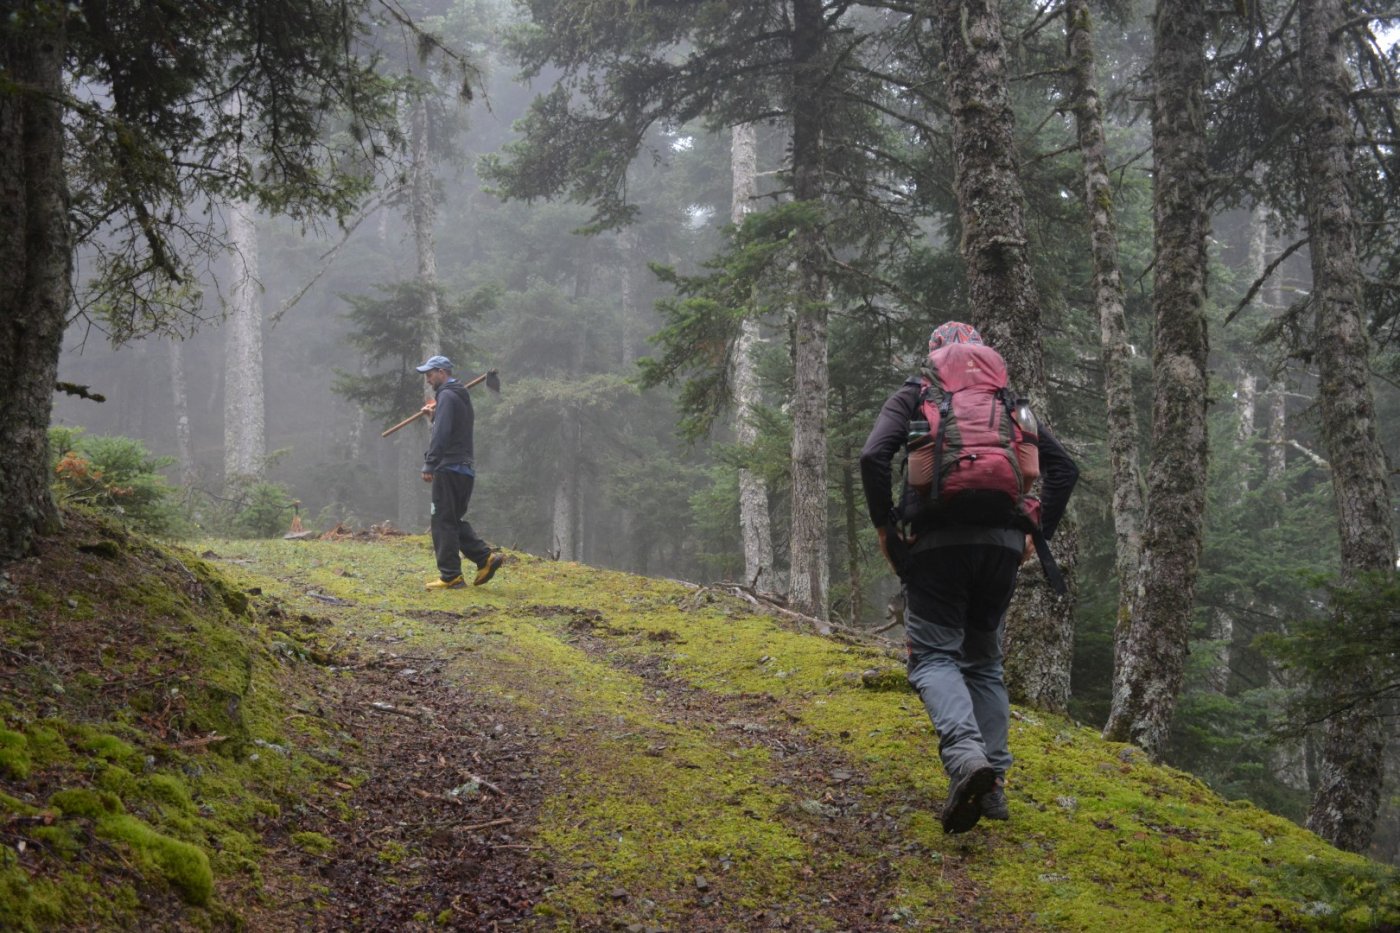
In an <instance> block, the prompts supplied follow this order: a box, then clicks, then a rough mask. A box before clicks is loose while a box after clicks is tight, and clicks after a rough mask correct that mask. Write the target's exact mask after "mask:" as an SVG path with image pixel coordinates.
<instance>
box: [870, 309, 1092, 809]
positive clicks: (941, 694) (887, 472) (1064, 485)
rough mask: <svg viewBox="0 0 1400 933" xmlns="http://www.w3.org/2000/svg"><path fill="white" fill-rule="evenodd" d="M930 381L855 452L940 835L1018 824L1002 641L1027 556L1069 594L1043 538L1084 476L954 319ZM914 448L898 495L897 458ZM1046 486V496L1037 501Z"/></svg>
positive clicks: (898, 397) (1000, 366)
mask: <svg viewBox="0 0 1400 933" xmlns="http://www.w3.org/2000/svg"><path fill="white" fill-rule="evenodd" d="M928 347H929V355H928V361H927V363H926V364H925V366H924V368H923V370H922V372H921V374H920V375H919V376H918V377H915V378H912V379H910V380H908V381H906V382H905V383H904V385H903V386H901V387H900V389H899V391H897V392H895V393H894V394H893V395H891V396H890V397H889V399H888V400H887V401H886V402H885V405H884V408H882V409H881V411H880V415H879V417H878V418H877V419H876V422H875V427H874V429H873V430H872V431H871V432H870V437H869V438H868V439H867V440H866V442H865V447H864V449H863V450H862V451H861V454H860V469H861V480H862V482H863V484H864V486H865V498H866V504H867V505H868V506H869V509H870V520H871V521H872V522H874V524H875V528H876V530H877V531H878V533H879V536H880V549H881V551H883V552H884V555H885V557H886V559H887V560H888V561H889V562H890V566H891V567H893V568H894V571H895V573H896V574H897V575H898V576H899V578H900V580H901V582H903V584H904V591H905V617H904V630H905V637H906V641H907V646H908V650H909V661H908V671H909V682H910V684H911V685H913V687H914V689H915V690H917V691H918V693H919V696H920V698H921V699H922V700H923V702H924V707H925V708H926V709H927V710H928V714H929V718H930V719H931V720H932V721H933V727H934V729H935V730H936V731H937V732H938V752H939V757H940V758H941V759H942V761H943V767H944V770H946V771H947V772H948V786H949V790H948V798H947V801H946V802H945V804H944V806H943V810H942V812H941V814H940V820H941V822H942V824H943V831H944V832H946V833H961V832H966V831H967V830H969V829H971V828H972V827H973V826H975V825H976V824H977V822H978V820H980V819H981V818H982V817H986V818H988V819H994V820H1005V819H1009V818H1010V815H1011V814H1010V810H1009V809H1008V807H1007V802H1006V793H1005V789H1004V787H1005V776H1006V771H1007V769H1008V768H1009V767H1010V766H1011V752H1010V750H1009V749H1008V748H1007V735H1008V730H1009V722H1010V714H1011V706H1010V701H1009V700H1008V698H1007V693H1006V684H1005V682H1004V680H1003V676H1002V653H1001V640H1002V631H1003V625H1004V621H1005V617H1006V609H1007V607H1008V606H1009V605H1010V604H1011V596H1012V593H1013V592H1014V591H1015V588H1016V573H1017V570H1018V568H1019V567H1020V566H1021V564H1022V563H1023V562H1024V561H1025V560H1026V559H1027V558H1028V557H1029V556H1030V554H1031V552H1032V551H1035V552H1036V553H1037V554H1039V556H1040V558H1041V563H1042V566H1043V567H1044V570H1045V573H1046V576H1047V577H1048V578H1049V580H1050V581H1051V584H1052V585H1053V586H1054V587H1055V588H1056V589H1057V590H1058V591H1060V592H1064V581H1063V579H1062V578H1061V576H1060V574H1059V570H1058V568H1056V567H1055V564H1054V561H1053V559H1052V558H1051V557H1050V551H1049V548H1048V547H1047V546H1046V542H1047V541H1048V540H1049V538H1050V537H1051V536H1052V535H1053V534H1054V533H1055V527H1056V526H1057V525H1058V524H1059V521H1060V518H1061V517H1062V516H1063V515H1064V511H1065V505H1066V503H1067V502H1068V501H1069V496H1070V493H1071V492H1072V491H1073V489H1074V484H1075V482H1076V481H1077V480H1078V478H1079V469H1078V467H1076V466H1075V464H1074V461H1073V460H1072V459H1070V457H1069V455H1068V454H1067V453H1066V452H1065V449H1064V447H1062V446H1061V445H1060V442H1059V441H1057V440H1056V439H1055V438H1054V436H1053V435H1051V434H1050V432H1049V431H1048V430H1047V429H1046V428H1045V427H1044V425H1040V424H1038V423H1037V421H1036V418H1035V416H1034V414H1033V413H1032V412H1031V410H1030V406H1029V405H1028V404H1026V402H1025V400H1024V399H1021V398H1017V397H1016V396H1015V394H1014V393H1013V392H1012V391H1011V389H1010V388H1009V386H1008V385H1007V374H1006V362H1005V361H1004V360H1003V359H1002V358H1001V355H1000V354H998V353H997V352H996V351H995V350H993V349H992V348H991V347H988V346H986V345H985V344H984V343H983V342H982V337H981V335H980V334H978V332H977V331H976V329H975V328H973V327H971V326H970V325H968V324H962V323H959V322H957V321H949V322H948V323H946V324H942V325H940V326H939V327H937V328H936V329H935V330H934V331H933V334H932V336H931V337H930V338H929V345H928ZM900 448H906V451H907V454H906V460H905V477H904V488H903V489H902V490H901V493H900V496H899V499H898V501H896V500H895V497H894V493H893V483H892V464H893V462H894V459H895V455H896V454H897V453H898V452H899V450H900ZM1037 477H1038V478H1039V479H1040V485H1041V496H1040V498H1039V499H1037V498H1036V497H1035V496H1033V495H1031V488H1032V485H1033V484H1034V483H1035V480H1036V479H1037Z"/></svg>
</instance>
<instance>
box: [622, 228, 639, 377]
mask: <svg viewBox="0 0 1400 933" xmlns="http://www.w3.org/2000/svg"><path fill="white" fill-rule="evenodd" d="M636 254H637V231H636V230H634V229H633V228H631V227H624V228H623V229H621V230H619V231H618V233H617V256H618V266H617V290H618V298H619V300H620V302H621V305H622V307H621V308H620V311H621V312H622V339H621V341H620V342H619V343H620V345H619V348H618V349H619V350H620V351H621V358H622V368H623V369H624V370H630V369H631V368H632V367H633V366H634V365H636V363H637V328H638V326H639V323H638V320H637V283H636V281H635V280H634V279H633V271H634V270H635V268H636V260H637V255H636Z"/></svg>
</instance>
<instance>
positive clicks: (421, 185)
mask: <svg viewBox="0 0 1400 933" xmlns="http://www.w3.org/2000/svg"><path fill="white" fill-rule="evenodd" d="M409 124H410V134H411V136H412V140H411V141H412V146H413V165H412V167H411V169H410V190H409V214H410V217H409V220H410V222H411V224H412V226H413V249H414V254H415V256H416V258H417V260H418V287H419V288H420V289H421V290H422V296H423V321H424V330H423V354H424V357H425V358H426V357H427V356H430V355H432V354H435V353H441V352H442V313H441V310H440V309H439V307H438V292H437V288H438V273H437V251H436V250H435V249H434V246H433V227H434V225H435V224H436V223H437V201H436V200H435V197H436V192H435V191H434V190H433V187H434V186H433V165H432V154H431V152H430V151H429V145H428V144H429V141H430V138H431V137H430V133H429V129H430V127H429V126H428V102H427V99H426V97H425V96H424V95H422V94H419V95H417V96H415V97H414V99H413V110H412V112H411V113H410V115H409Z"/></svg>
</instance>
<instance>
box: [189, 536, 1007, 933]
mask: <svg viewBox="0 0 1400 933" xmlns="http://www.w3.org/2000/svg"><path fill="white" fill-rule="evenodd" d="M214 547H215V548H216V550H214V551H210V552H207V553H206V556H208V557H210V559H213V560H215V562H216V563H219V564H222V565H224V566H225V567H226V569H229V570H232V571H234V572H235V573H236V574H238V575H240V577H241V582H243V583H244V585H245V586H246V587H247V588H248V589H249V591H250V592H253V591H256V592H255V597H254V598H255V599H257V600H259V601H260V603H261V604H262V606H263V608H264V609H265V610H269V611H271V613H272V614H273V616H274V618H275V619H279V620H281V621H283V622H285V628H286V630H287V632H288V633H289V634H294V635H295V636H296V639H297V641H298V642H299V643H300V644H301V645H302V646H304V647H305V648H307V649H309V650H310V652H311V653H312V654H313V655H314V656H316V657H318V658H319V659H320V660H321V661H322V662H323V663H326V664H328V669H327V670H328V676H326V677H325V678H323V682H322V683H321V684H320V685H319V687H318V693H319V694H320V695H321V697H322V702H321V704H320V708H319V709H316V710H308V711H306V712H307V715H315V716H318V717H321V716H323V717H325V718H326V719H328V720H329V721H330V722H332V723H334V724H335V726H334V730H333V731H338V733H339V735H338V738H339V739H340V740H341V741H342V742H343V748H344V752H343V758H341V759H340V760H338V761H337V762H336V763H337V764H338V765H339V766H340V767H341V768H342V769H343V775H342V776H343V778H344V779H343V780H338V781H332V782H328V783H325V784H323V785H321V792H320V793H319V794H318V795H317V797H316V799H312V800H307V801H305V802H304V806H297V807H293V808H291V809H290V810H288V811H286V812H285V813H284V815H283V818H282V819H281V820H280V821H278V823H277V824H276V825H275V826H274V827H273V828H272V829H271V830H270V831H269V832H268V833H267V838H268V842H269V843H270V845H271V847H272V856H271V858H272V863H271V864H270V865H266V866H265V867H264V885H265V894H264V896H263V897H262V898H261V902H262V903H261V906H260V907H259V908H258V909H257V911H256V912H255V913H254V914H252V915H249V916H248V917H247V919H248V921H249V924H250V926H251V927H252V928H254V929H264V928H265V929H274V928H290V927H293V926H296V927H302V928H307V927H310V928H319V929H343V928H347V927H370V928H381V929H389V928H393V929H411V928H421V929H440V928H443V927H447V928H458V929H473V930H478V929H479V930H492V929H509V928H537V929H550V928H556V927H559V928H575V929H622V930H638V931H645V930H721V929H724V930H749V929H768V928H771V929H831V930H878V929H907V928H909V925H910V924H911V923H913V924H915V925H918V926H923V927H925V928H927V927H928V926H930V925H937V926H941V927H945V928H958V927H969V928H970V927H973V926H975V927H976V928H978V929H997V928H1007V929H1010V928H1025V926H1026V924H1025V922H1024V920H1023V919H1021V918H1017V917H1015V916H1014V915H1012V914H1010V913H1007V912H1006V911H1004V910H1003V909H998V908H997V907H996V906H995V905H990V904H988V903H986V902H985V901H983V900H982V899H981V891H980V890H979V886H978V885H977V884H976V883H974V882H973V881H972V880H971V878H970V877H969V874H968V872H967V871H966V869H965V866H964V862H965V861H966V860H967V859H976V858H978V857H980V854H982V853H984V852H985V850H986V847H987V846H988V845H990V844H995V842H994V840H989V839H988V837H986V836H984V835H978V834H969V835H968V836H966V837H948V838H947V839H944V838H943V837H941V834H938V831H937V822H936V805H937V803H938V800H937V799H936V798H935V796H933V793H935V792H936V793H937V794H939V795H941V793H942V791H943V787H942V786H936V787H925V788H917V787H916V782H912V781H910V780H909V776H908V775H906V774H903V773H899V772H898V771H897V772H896V773H893V774H892V773H891V771H890V769H889V767H888V766H887V765H878V764H877V765H876V766H875V767H874V769H873V771H872V764H871V760H870V759H869V756H864V755H862V754H860V753H859V748H860V745H859V744H856V745H850V740H851V737H852V731H853V730H855V729H859V728H862V727H863V726H864V727H873V731H872V732H871V733H870V734H871V735H878V734H879V733H880V732H881V731H882V730H881V729H880V728H879V724H878V723H875V722H873V721H871V720H869V719H863V718H862V717H861V715H860V712H859V710H832V709H825V708H824V707H827V706H828V705H829V704H827V702H826V700H825V699H822V698H820V697H817V696H814V695H812V694H811V693H810V692H809V691H800V692H799V691H793V690H789V689H787V687H788V686H789V685H790V683H791V682H792V681H793V680H795V678H794V677H793V676H792V675H794V674H796V673H797V667H800V666H806V665H812V664H825V665H827V666H828V668H829V669H828V670H827V672H826V675H824V676H829V677H832V678H835V679H836V680H837V681H839V682H840V684H841V688H842V689H843V690H844V691H845V692H847V693H851V694H853V695H855V696H858V697H861V698H863V699H866V700H873V701H874V702H876V703H878V704H880V705H881V706H888V707H891V708H898V710H899V711H900V714H901V716H903V717H905V718H910V719H914V720H917V719H918V718H920V717H922V716H923V711H922V708H921V707H920V706H919V704H918V702H917V699H916V698H914V697H913V696H912V694H909V693H907V692H899V686H898V682H899V680H901V679H902V678H900V677H899V676H898V671H897V669H896V668H895V667H894V666H892V664H891V662H890V661H889V660H888V659H885V658H883V657H880V656H879V655H878V653H876V652H872V651H870V650H869V649H863V648H856V647H842V646H832V645H830V643H826V642H822V641H820V640H817V639H811V638H808V637H806V636H804V635H799V634H797V633H793V632H789V631H785V630H780V629H776V628H774V626H773V623H772V621H771V620H764V619H758V618H756V617H753V616H751V615H749V614H748V613H747V612H744V611H742V610H741V609H740V608H739V607H737V606H735V605H727V604H726V603H727V601H725V600H722V599H717V598H716V597H714V596H713V594H710V593H708V592H706V591H695V590H693V589H691V588H688V587H686V586H683V585H680V584H674V583H669V582H664V581H653V580H642V579H641V578H636V577H630V576H627V575H623V574H613V573H608V572H604V571H598V570H595V569H592V568H587V567H582V566H579V565H572V564H561V563H551V562H545V561H540V560H537V559H534V558H530V557H525V556H519V555H515V556H512V558H511V559H510V560H509V561H508V562H507V564H506V565H505V567H504V568H503V569H502V571H501V572H500V573H499V574H498V575H497V577H496V579H495V580H494V581H492V583H491V584H489V585H488V586H485V587H480V588H470V587H469V588H467V589H465V590H456V591H448V592H428V591H425V590H424V589H423V587H422V584H423V582H424V580H426V579H427V575H426V574H425V568H430V567H431V555H430V552H429V550H428V548H427V546H426V543H425V542H424V541H423V539H421V538H418V539H399V540H395V539H388V540H380V541H375V542H358V541H348V542H274V543H267V542H219V543H217V544H216V545H214ZM741 619H742V624H741ZM784 639H786V640H788V641H789V644H787V645H786V646H784V647H786V648H787V649H789V650H781V649H780V648H779V647H774V646H773V645H772V644H770V642H772V641H774V640H777V641H783V640H784ZM803 652H806V654H805V656H804V654H803ZM823 652H824V653H825V654H827V655H830V654H831V653H832V652H835V655H836V657H837V658H838V661H837V665H838V666H837V667H835V668H830V665H831V663H832V658H831V657H818V655H820V654H822V653H823ZM775 659H781V660H775ZM872 664H873V665H876V666H877V667H879V668H880V670H879V672H878V673H876V674H874V675H870V674H865V676H864V678H863V676H862V675H863V674H864V672H865V670H866V669H867V668H868V667H869V666H870V665H872ZM784 666H792V669H789V670H785V669H783V667H784ZM863 681H864V682H868V683H867V686H870V685H873V686H874V687H875V689H863V688H861V684H862V682H863ZM852 684H854V686H855V687H856V689H855V690H851V689H850V686H851V685H852ZM755 687H761V688H762V689H755ZM843 716H845V717H848V718H849V723H848V725H849V726H850V727H851V728H847V729H843V728H840V726H841V724H842V717H843ZM808 722H810V723H811V724H812V726H813V727H812V728H809V727H808V726H807V725H806V723H808ZM925 722H926V720H925ZM921 731H922V733H923V737H922V739H921V740H920V741H921V744H920V746H919V749H918V750H919V753H920V755H921V757H931V758H932V759H933V761H934V763H935V765H936V755H934V749H933V737H932V735H931V734H928V733H927V728H926V726H925V727H924V729H923V730H921ZM843 746H848V747H843ZM918 765H919V767H918V768H916V769H913V770H915V771H917V772H918V774H919V776H920V777H923V778H926V777H927V776H928V775H929V774H930V773H931V771H930V769H929V767H928V765H929V762H928V761H927V760H924V761H921V762H919V763H918Z"/></svg>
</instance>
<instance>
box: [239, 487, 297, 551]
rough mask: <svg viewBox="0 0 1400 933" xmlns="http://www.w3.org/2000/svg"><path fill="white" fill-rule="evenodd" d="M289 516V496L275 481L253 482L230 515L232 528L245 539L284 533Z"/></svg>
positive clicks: (290, 516) (290, 514)
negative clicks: (239, 506)
mask: <svg viewBox="0 0 1400 933" xmlns="http://www.w3.org/2000/svg"><path fill="white" fill-rule="evenodd" d="M291 518H292V497H291V496H290V495H289V494H288V493H287V489H286V487H285V486H282V485H279V484H277V483H254V484H253V485H252V486H249V487H248V490H247V492H246V494H245V496H244V498H243V505H242V507H241V508H240V509H239V510H238V512H237V514H235V515H234V519H233V525H234V528H235V529H236V530H237V531H238V532H239V533H240V534H242V535H244V536H245V537H249V538H275V537H279V536H281V535H282V534H284V533H285V532H286V530H287V527H288V523H289V522H290V521H291Z"/></svg>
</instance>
